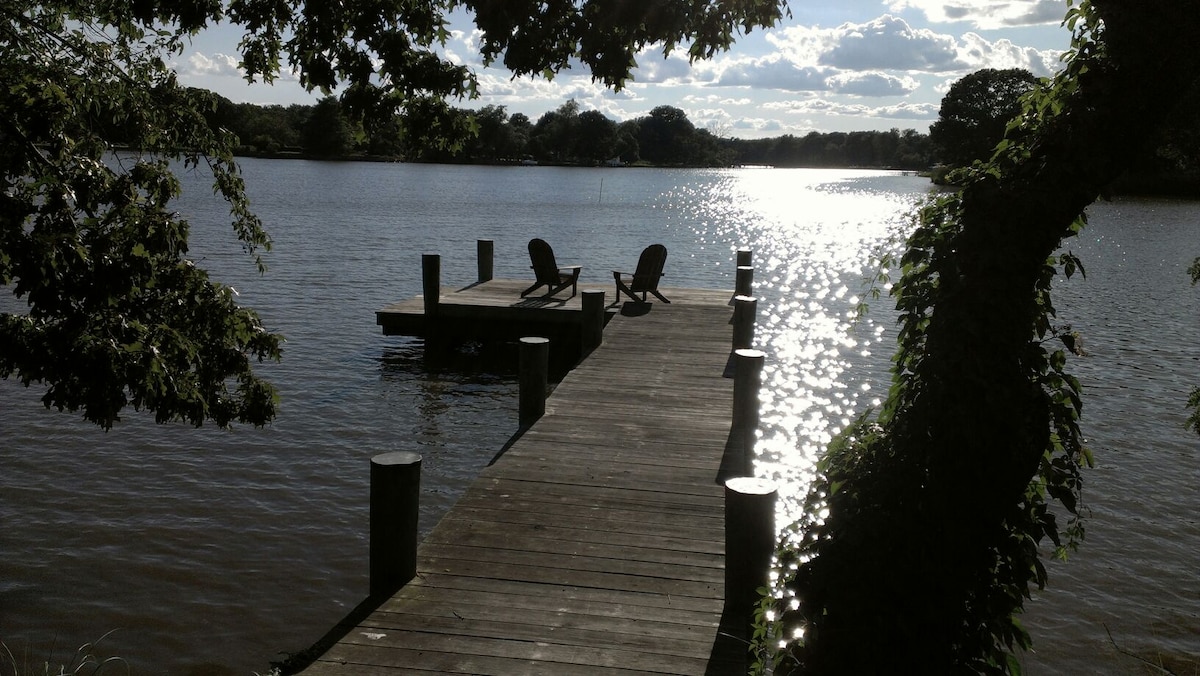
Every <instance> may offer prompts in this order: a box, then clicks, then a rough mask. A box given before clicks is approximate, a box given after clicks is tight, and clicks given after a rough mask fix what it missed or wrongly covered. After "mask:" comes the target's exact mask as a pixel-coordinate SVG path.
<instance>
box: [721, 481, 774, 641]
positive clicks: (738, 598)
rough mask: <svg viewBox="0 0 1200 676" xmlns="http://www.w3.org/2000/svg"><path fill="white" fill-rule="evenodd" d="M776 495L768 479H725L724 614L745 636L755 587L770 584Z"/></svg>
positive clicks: (748, 631)
mask: <svg viewBox="0 0 1200 676" xmlns="http://www.w3.org/2000/svg"><path fill="white" fill-rule="evenodd" d="M777 497H778V489H777V488H776V486H775V483H774V482H773V481H770V480H767V479H757V478H754V477H737V478H733V479H728V480H726V481H725V614H726V616H727V617H728V618H729V619H730V620H731V621H732V628H733V629H734V631H735V632H738V633H741V632H745V633H744V634H743V636H746V637H749V636H750V635H751V633H752V626H753V623H754V607H755V605H756V604H757V603H758V600H759V598H760V594H759V591H758V590H759V589H760V588H762V587H768V586H769V585H770V583H771V556H772V554H773V553H774V551H775V501H776V498H777ZM723 624H724V623H723Z"/></svg>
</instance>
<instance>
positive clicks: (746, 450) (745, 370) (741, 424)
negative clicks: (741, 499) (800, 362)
mask: <svg viewBox="0 0 1200 676" xmlns="http://www.w3.org/2000/svg"><path fill="white" fill-rule="evenodd" d="M733 358H734V369H735V370H734V374H733V422H732V424H731V426H730V428H731V432H730V433H731V434H732V435H734V437H735V438H736V439H737V440H738V441H739V444H738V446H739V447H740V448H739V450H740V452H741V462H740V463H738V464H740V465H741V466H740V468H737V467H735V468H734V471H735V472H736V473H737V475H738V476H754V452H755V451H754V448H755V446H756V445H757V443H758V424H759V391H760V390H761V389H762V370H763V364H764V363H765V361H766V354H765V353H764V352H762V351H761V350H748V349H743V350H735V351H734V353H733ZM739 470H740V471H739Z"/></svg>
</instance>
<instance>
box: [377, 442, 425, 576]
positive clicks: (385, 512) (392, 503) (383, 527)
mask: <svg viewBox="0 0 1200 676" xmlns="http://www.w3.org/2000/svg"><path fill="white" fill-rule="evenodd" d="M420 492H421V456H420V455H419V454H417V453H411V452H408V451H395V452H392V453H381V454H379V455H376V456H375V457H373V458H371V517H370V519H371V524H370V535H371V542H370V575H371V582H370V585H371V596H380V595H386V594H391V593H393V592H395V591H396V590H397V589H399V588H401V587H403V586H404V585H405V584H407V583H408V581H409V580H411V579H413V577H415V576H416V574H417V517H418V514H419V513H420Z"/></svg>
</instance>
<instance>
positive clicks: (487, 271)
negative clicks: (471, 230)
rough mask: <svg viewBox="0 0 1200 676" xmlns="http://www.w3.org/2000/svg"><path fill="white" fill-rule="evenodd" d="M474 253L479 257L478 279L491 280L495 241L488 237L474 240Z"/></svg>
mask: <svg viewBox="0 0 1200 676" xmlns="http://www.w3.org/2000/svg"><path fill="white" fill-rule="evenodd" d="M475 254H476V257H477V258H478V259H479V281H480V282H490V281H492V271H493V268H494V262H495V242H493V241H492V240H490V239H480V240H476V241H475Z"/></svg>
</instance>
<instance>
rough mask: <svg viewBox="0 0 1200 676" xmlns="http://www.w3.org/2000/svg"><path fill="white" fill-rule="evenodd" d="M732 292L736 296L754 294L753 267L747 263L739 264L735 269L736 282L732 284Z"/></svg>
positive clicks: (750, 295)
mask: <svg viewBox="0 0 1200 676" xmlns="http://www.w3.org/2000/svg"><path fill="white" fill-rule="evenodd" d="M733 288H734V293H735V294H736V295H738V296H747V297H753V296H754V268H753V267H751V266H749V265H739V266H738V269H737V282H736V283H735V284H734V286H733Z"/></svg>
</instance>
